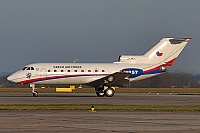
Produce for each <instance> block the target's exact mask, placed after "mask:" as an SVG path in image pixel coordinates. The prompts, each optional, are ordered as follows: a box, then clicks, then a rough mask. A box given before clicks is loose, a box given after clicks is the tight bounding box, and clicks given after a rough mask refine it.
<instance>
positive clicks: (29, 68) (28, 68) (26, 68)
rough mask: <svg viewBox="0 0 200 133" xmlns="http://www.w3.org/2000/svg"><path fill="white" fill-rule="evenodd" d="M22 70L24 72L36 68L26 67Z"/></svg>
mask: <svg viewBox="0 0 200 133" xmlns="http://www.w3.org/2000/svg"><path fill="white" fill-rule="evenodd" d="M22 70H23V71H24V70H34V67H24V68H22Z"/></svg>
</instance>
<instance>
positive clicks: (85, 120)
mask: <svg viewBox="0 0 200 133" xmlns="http://www.w3.org/2000/svg"><path fill="white" fill-rule="evenodd" d="M0 119H1V121H0V132H3V133H10V132H15V133H35V132H37V133H38V132H39V133H40V132H42V133H55V132H59V133H60V132H62V133H64V132H68V133H71V132H72V133H161V132H162V133H169V132H171V133H199V131H200V113H191V112H115V111H99V112H98V111H97V112H95V113H91V112H89V111H0Z"/></svg>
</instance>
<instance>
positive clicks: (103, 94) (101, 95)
mask: <svg viewBox="0 0 200 133" xmlns="http://www.w3.org/2000/svg"><path fill="white" fill-rule="evenodd" d="M96 94H97V96H98V97H104V96H105V93H103V92H96Z"/></svg>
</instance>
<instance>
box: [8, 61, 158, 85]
mask: <svg viewBox="0 0 200 133" xmlns="http://www.w3.org/2000/svg"><path fill="white" fill-rule="evenodd" d="M155 67H157V66H155V65H147V64H146V65H142V64H125V63H35V64H30V65H27V66H25V67H24V68H23V69H24V70H19V71H17V72H15V73H14V74H12V75H11V76H10V77H9V80H11V81H13V82H16V83H18V84H27V83H32V84H87V83H89V82H92V81H95V80H97V79H100V78H102V77H105V76H108V75H110V74H112V73H115V72H120V71H121V70H123V69H126V68H139V69H142V70H143V72H145V71H146V72H147V71H151V70H152V71H154V68H155ZM158 69H160V68H158ZM157 74H160V72H158V73H154V72H153V73H150V74H148V73H147V74H144V75H141V76H138V77H135V78H130V80H131V81H132V80H141V79H144V78H147V77H152V76H155V75H157Z"/></svg>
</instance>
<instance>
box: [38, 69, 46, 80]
mask: <svg viewBox="0 0 200 133" xmlns="http://www.w3.org/2000/svg"><path fill="white" fill-rule="evenodd" d="M46 76H47V70H46V69H45V68H42V69H41V70H40V77H41V78H43V77H46Z"/></svg>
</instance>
